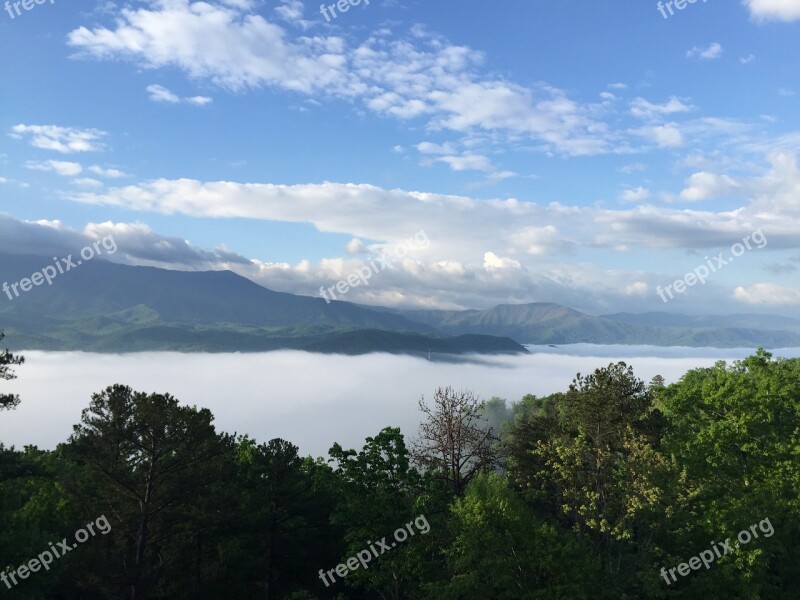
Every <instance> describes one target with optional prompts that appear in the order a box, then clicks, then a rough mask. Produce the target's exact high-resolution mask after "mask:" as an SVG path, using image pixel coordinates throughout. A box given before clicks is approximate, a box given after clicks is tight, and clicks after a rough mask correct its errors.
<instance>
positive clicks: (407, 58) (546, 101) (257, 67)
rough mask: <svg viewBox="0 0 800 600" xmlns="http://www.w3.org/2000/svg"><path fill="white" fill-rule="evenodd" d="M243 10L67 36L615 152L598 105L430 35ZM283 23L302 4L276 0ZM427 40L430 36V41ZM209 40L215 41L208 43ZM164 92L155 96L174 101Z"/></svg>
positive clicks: (153, 13) (211, 8)
mask: <svg viewBox="0 0 800 600" xmlns="http://www.w3.org/2000/svg"><path fill="white" fill-rule="evenodd" d="M250 8H251V7H250V5H249V4H248V3H244V4H239V3H236V4H231V3H227V4H221V3H219V2H191V1H190V0H172V1H170V2H151V3H150V4H149V5H148V6H146V7H142V8H137V9H133V8H123V9H121V11H120V15H119V18H118V19H117V20H116V22H115V24H114V25H113V26H110V27H104V26H97V27H91V28H90V27H85V26H83V27H79V28H77V29H75V30H73V31H72V32H70V34H69V36H68V43H69V44H70V45H71V46H72V47H73V48H75V49H76V51H77V54H78V56H82V57H90V58H95V59H101V60H102V59H124V60H128V61H131V62H133V63H135V64H137V65H140V66H143V67H147V68H166V67H174V68H178V69H180V70H182V71H184V72H185V73H186V74H187V75H189V76H190V77H191V78H193V79H198V80H206V81H209V82H211V83H212V84H214V85H217V86H219V87H221V88H224V89H228V90H233V91H239V90H245V89H255V88H261V87H275V88H280V89H284V90H289V91H292V92H300V93H302V94H306V95H310V96H311V95H314V96H329V97H334V98H342V99H347V100H354V99H360V100H361V101H362V102H363V103H364V105H365V106H366V107H367V108H368V109H370V110H371V111H373V112H375V113H377V114H380V115H385V116H389V117H394V118H397V119H401V120H407V119H414V118H424V119H427V120H428V124H429V127H431V128H434V129H440V130H442V129H445V130H449V131H453V132H458V133H468V132H471V131H492V132H499V133H504V134H506V135H509V136H513V135H524V136H527V137H529V138H530V139H533V140H537V141H539V142H543V143H544V144H545V146H546V147H547V148H549V149H552V150H553V151H556V152H560V153H564V154H569V155H589V154H597V153H602V152H609V151H611V150H612V147H611V144H610V141H609V139H608V136H607V131H606V127H605V126H604V124H603V123H602V122H600V121H599V120H598V119H597V118H596V117H597V115H596V113H597V111H598V110H599V106H594V105H591V104H581V103H580V102H577V101H575V100H573V99H571V98H569V97H568V95H567V94H566V92H564V91H563V90H559V89H557V88H554V87H551V86H547V85H537V86H533V87H525V86H521V85H517V84H514V83H512V82H509V81H507V80H505V79H499V78H496V77H493V76H491V75H486V74H484V73H482V69H481V67H482V63H483V55H482V54H481V53H480V52H477V51H475V50H473V49H471V48H468V47H465V46H456V45H453V44H450V43H448V42H447V40H443V39H441V38H437V37H435V36H433V39H428V40H427V41H425V40H424V39H423V37H421V36H417V35H414V32H413V31H412V32H411V38H410V39H405V40H404V39H400V40H395V41H390V40H387V39H385V37H384V36H382V35H380V33H379V32H376V33H375V34H374V35H372V36H371V37H369V38H368V39H367V40H365V41H364V42H363V43H361V44H360V45H358V46H355V47H350V46H349V44H348V41H347V40H345V39H344V38H342V37H338V36H335V35H316V36H314V37H303V36H300V37H294V36H292V35H291V34H290V32H289V31H287V30H286V29H285V28H283V27H281V26H280V25H278V24H276V23H272V22H270V21H268V20H267V19H266V18H265V17H264V16H262V15H260V14H256V13H253V12H251V11H250ZM277 11H278V14H279V15H280V16H281V17H282V18H284V19H289V20H292V19H298V18H299V15H300V11H301V6H300V5H299V4H298V3H297V2H291V1H288V2H283V3H282V4H281V6H279V7H278V9H277ZM428 37H429V38H430V37H431V36H428ZM209 40H214V43H209ZM167 92H168V90H166V91H165V90H161V89H159V90H157V92H156V97H158V98H159V99H162V100H166V101H174V96H175V95H174V94H172V93H171V92H169V93H167Z"/></svg>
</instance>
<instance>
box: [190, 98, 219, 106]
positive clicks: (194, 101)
mask: <svg viewBox="0 0 800 600" xmlns="http://www.w3.org/2000/svg"><path fill="white" fill-rule="evenodd" d="M184 101H185V102H188V103H189V104H194V105H195V106H205V105H206V104H211V103H212V102H213V101H214V99H213V98H211V97H210V96H191V97H190V98H184Z"/></svg>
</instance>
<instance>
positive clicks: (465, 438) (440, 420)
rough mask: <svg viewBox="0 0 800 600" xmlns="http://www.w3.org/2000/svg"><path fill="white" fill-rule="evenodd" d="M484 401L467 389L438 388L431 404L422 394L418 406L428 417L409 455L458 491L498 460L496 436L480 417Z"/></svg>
mask: <svg viewBox="0 0 800 600" xmlns="http://www.w3.org/2000/svg"><path fill="white" fill-rule="evenodd" d="M483 405H484V403H483V401H482V400H480V399H479V398H476V397H475V394H473V393H472V392H470V391H463V390H462V391H459V392H456V391H455V390H454V389H453V388H452V387H449V386H448V387H446V388H438V389H437V390H436V392H435V394H434V395H433V406H432V407H431V406H428V404H427V403H426V402H425V398H424V397H423V398H422V399H420V401H419V409H420V410H421V411H422V412H423V413H424V414H425V415H426V417H427V419H426V421H425V422H424V423H422V424H421V425H420V428H419V436H418V439H416V440H414V442H413V443H412V447H411V453H410V454H411V459H412V461H413V462H414V463H415V464H416V465H418V466H419V467H420V468H422V469H424V470H427V471H428V472H430V473H432V474H433V475H434V476H436V477H438V478H440V479H442V480H443V481H446V482H447V484H448V485H449V486H450V487H451V488H452V490H453V493H454V494H456V495H461V494H462V493H463V492H464V490H465V489H466V487H467V485H468V484H469V482H470V481H472V480H473V479H474V478H475V476H476V475H477V474H478V473H480V472H481V471H488V470H490V469H491V468H492V467H493V466H494V465H495V464H496V463H497V462H498V456H497V451H496V450H495V449H494V443H495V442H496V441H497V438H496V437H495V436H494V434H493V432H492V428H491V427H490V426H489V424H488V423H487V422H486V420H485V419H484V417H483Z"/></svg>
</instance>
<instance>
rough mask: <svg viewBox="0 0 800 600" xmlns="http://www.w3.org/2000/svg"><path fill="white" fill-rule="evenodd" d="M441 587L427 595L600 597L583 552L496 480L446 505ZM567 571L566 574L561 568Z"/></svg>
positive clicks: (485, 480) (477, 484) (481, 482)
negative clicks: (449, 535) (448, 539)
mask: <svg viewBox="0 0 800 600" xmlns="http://www.w3.org/2000/svg"><path fill="white" fill-rule="evenodd" d="M450 527H451V529H452V532H453V535H454V540H453V543H452V544H451V545H450V546H449V547H448V548H447V549H446V550H445V555H446V556H447V564H448V568H449V576H448V577H449V578H448V580H447V581H446V582H444V583H440V584H434V585H432V586H430V592H431V597H435V598H443V599H449V600H461V599H463V600H468V599H472V598H495V599H497V600H539V599H541V600H549V599H551V598H562V599H570V600H580V599H582V598H587V599H588V598H598V597H600V598H602V597H608V596H604V595H603V594H602V593H597V592H595V591H592V590H593V589H594V590H597V591H599V590H600V589H602V588H601V586H600V585H599V581H600V578H599V569H597V567H596V565H595V564H594V562H595V561H594V560H593V559H592V558H591V555H590V552H589V548H588V547H585V546H584V547H581V544H580V543H579V542H576V541H575V540H571V539H569V538H568V537H567V536H566V535H564V534H562V533H560V532H559V531H558V530H557V528H556V527H555V526H553V525H552V524H548V523H545V522H543V521H541V520H539V519H538V518H536V516H535V515H534V514H533V512H531V510H530V509H528V508H527V507H526V506H525V505H524V503H523V501H522V500H521V499H520V498H519V496H517V495H516V494H515V493H514V491H513V490H512V489H511V488H510V486H509V485H508V482H507V480H506V479H505V478H503V477H501V476H500V475H497V474H491V475H480V476H478V477H477V478H476V479H475V480H473V481H472V483H471V484H470V485H469V487H468V488H467V491H466V494H465V495H464V497H463V498H458V499H456V501H455V502H454V504H453V507H452V518H451V523H450ZM567 565H568V568H565V567H567Z"/></svg>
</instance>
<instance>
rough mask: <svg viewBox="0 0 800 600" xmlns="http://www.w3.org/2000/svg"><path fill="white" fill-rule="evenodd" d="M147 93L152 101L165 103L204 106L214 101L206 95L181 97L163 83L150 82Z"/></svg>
mask: <svg viewBox="0 0 800 600" xmlns="http://www.w3.org/2000/svg"><path fill="white" fill-rule="evenodd" d="M147 93H148V94H150V100H152V101H153V102H163V103H166V104H181V103H186V104H194V105H195V106H205V105H206V104H210V103H211V102H213V101H214V99H213V98H210V97H208V96H191V97H188V98H181V97H180V96H178V95H177V94H175V93H173V92H172V91H171V90H169V89H167V88H165V87H164V86H163V85H158V84H152V85H148V86H147Z"/></svg>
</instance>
